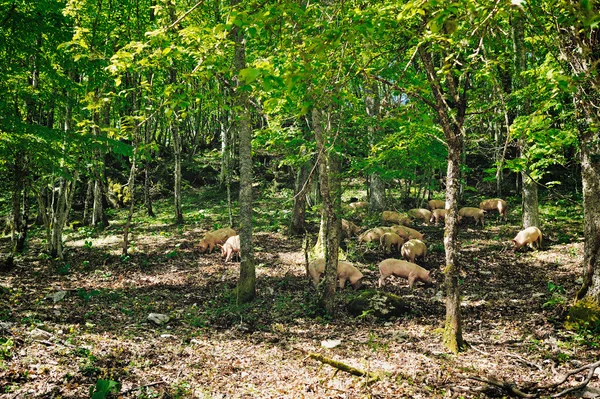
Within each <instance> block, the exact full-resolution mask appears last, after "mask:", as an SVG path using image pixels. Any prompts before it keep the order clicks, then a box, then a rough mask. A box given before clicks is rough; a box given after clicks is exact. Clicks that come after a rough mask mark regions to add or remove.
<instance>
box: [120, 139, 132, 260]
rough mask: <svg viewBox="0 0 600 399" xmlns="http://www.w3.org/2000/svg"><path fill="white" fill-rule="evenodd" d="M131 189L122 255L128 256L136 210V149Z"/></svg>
mask: <svg viewBox="0 0 600 399" xmlns="http://www.w3.org/2000/svg"><path fill="white" fill-rule="evenodd" d="M127 186H128V187H129V195H130V200H129V201H130V202H129V213H128V214H127V221H126V222H125V227H124V228H123V250H122V254H123V255H127V249H128V248H129V229H130V227H131V219H133V211H134V209H135V190H134V189H135V149H134V150H133V155H132V156H131V170H130V171H129V181H128V183H127Z"/></svg>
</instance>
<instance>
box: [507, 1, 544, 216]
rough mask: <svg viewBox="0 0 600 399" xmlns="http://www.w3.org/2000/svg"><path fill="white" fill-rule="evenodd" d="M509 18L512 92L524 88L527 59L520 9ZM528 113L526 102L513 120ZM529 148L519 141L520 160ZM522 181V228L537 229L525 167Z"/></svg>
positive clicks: (531, 184) (535, 193)
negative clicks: (511, 41) (533, 227)
mask: <svg viewBox="0 0 600 399" xmlns="http://www.w3.org/2000/svg"><path fill="white" fill-rule="evenodd" d="M513 11H514V12H513V14H512V18H511V27H512V40H513V54H514V60H513V64H514V65H513V87H512V89H513V92H515V91H518V90H520V89H522V88H523V87H524V86H525V83H524V78H523V77H522V76H521V74H522V73H523V72H524V71H525V70H526V69H527V58H526V54H525V33H524V27H523V16H522V15H521V13H522V10H521V7H519V6H517V7H513ZM528 112H529V105H528V104H527V101H525V103H524V104H522V106H521V108H520V110H516V112H515V114H514V115H513V120H514V118H516V117H517V116H518V115H519V114H522V115H526V114H527V113H528ZM528 151H529V146H528V145H527V142H526V140H525V139H524V138H522V139H521V140H519V152H520V156H521V158H524V159H527V153H528ZM521 181H522V183H523V184H522V190H523V191H522V210H523V228H527V227H531V226H535V227H539V225H540V218H539V211H538V187H537V184H536V182H535V181H534V180H533V179H532V178H531V171H530V169H529V167H528V166H527V167H526V169H525V170H524V171H522V172H521Z"/></svg>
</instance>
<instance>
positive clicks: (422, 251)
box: [401, 239, 427, 263]
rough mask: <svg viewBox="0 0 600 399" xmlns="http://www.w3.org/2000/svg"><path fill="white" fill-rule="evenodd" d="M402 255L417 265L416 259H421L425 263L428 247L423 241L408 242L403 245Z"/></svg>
mask: <svg viewBox="0 0 600 399" xmlns="http://www.w3.org/2000/svg"><path fill="white" fill-rule="evenodd" d="M401 253H402V256H403V257H404V259H406V260H408V261H410V262H412V263H415V259H416V258H421V259H423V261H424V260H425V255H427V246H425V243H424V242H423V241H421V240H417V239H412V240H408V241H406V242H405V243H404V245H402V250H401Z"/></svg>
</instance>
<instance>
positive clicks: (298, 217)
mask: <svg viewBox="0 0 600 399" xmlns="http://www.w3.org/2000/svg"><path fill="white" fill-rule="evenodd" d="M311 169H312V165H311V164H310V163H308V162H307V163H304V164H303V165H302V166H300V168H298V172H297V173H296V180H295V182H294V206H293V208H292V218H291V221H290V234H292V235H296V236H299V235H303V234H304V233H305V232H306V226H305V216H306V214H305V212H306V195H307V190H308V189H309V188H310V181H309V179H310V171H311Z"/></svg>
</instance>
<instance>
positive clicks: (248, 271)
mask: <svg viewBox="0 0 600 399" xmlns="http://www.w3.org/2000/svg"><path fill="white" fill-rule="evenodd" d="M236 4H238V0H233V1H232V5H233V6H235V5H236ZM231 35H232V38H233V40H234V42H235V53H234V60H233V63H234V68H235V71H236V72H237V76H239V72H240V71H241V70H242V69H244V68H245V67H246V44H245V39H244V32H243V30H242V29H240V28H239V27H238V26H236V27H234V28H233V29H232V32H231ZM236 83H237V84H236V94H235V105H236V107H235V112H236V116H237V118H236V122H235V127H236V130H237V133H238V137H239V161H240V197H239V206H240V229H239V233H240V257H241V261H240V279H239V282H238V289H237V302H238V304H243V303H248V302H250V301H252V300H253V299H254V298H255V297H256V267H255V265H254V246H253V243H252V212H253V211H252V126H251V120H250V101H249V98H248V92H247V91H246V88H244V87H243V84H242V82H240V81H239V80H238V81H237V82H236Z"/></svg>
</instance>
